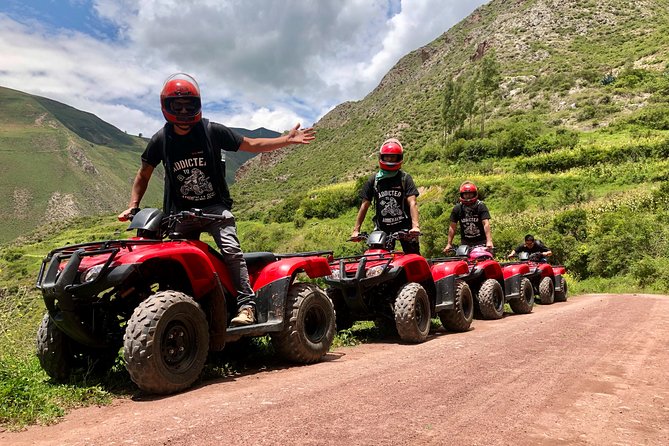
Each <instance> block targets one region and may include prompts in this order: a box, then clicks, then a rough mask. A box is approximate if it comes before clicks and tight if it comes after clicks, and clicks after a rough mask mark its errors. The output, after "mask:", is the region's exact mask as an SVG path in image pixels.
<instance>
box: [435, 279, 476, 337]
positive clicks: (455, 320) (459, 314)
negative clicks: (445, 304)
mask: <svg viewBox="0 0 669 446" xmlns="http://www.w3.org/2000/svg"><path fill="white" fill-rule="evenodd" d="M439 319H440V320H441V325H443V326H444V328H445V329H446V330H448V331H455V332H463V331H467V330H469V327H470V325H471V324H472V319H474V297H473V296H472V290H471V289H470V288H469V285H467V284H466V283H465V282H463V281H462V280H456V281H455V308H453V309H452V310H443V311H440V312H439Z"/></svg>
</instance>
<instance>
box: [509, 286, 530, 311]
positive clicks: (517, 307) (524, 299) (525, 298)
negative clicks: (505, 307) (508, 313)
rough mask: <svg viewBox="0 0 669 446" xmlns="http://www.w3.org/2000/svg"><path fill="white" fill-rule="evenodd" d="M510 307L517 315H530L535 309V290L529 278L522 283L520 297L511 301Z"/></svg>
mask: <svg viewBox="0 0 669 446" xmlns="http://www.w3.org/2000/svg"><path fill="white" fill-rule="evenodd" d="M509 306H510V307H511V309H512V310H513V312H514V313H516V314H528V313H531V312H532V307H534V288H532V282H530V279H528V278H527V277H523V279H522V280H521V281H520V297H518V299H513V300H510V301H509Z"/></svg>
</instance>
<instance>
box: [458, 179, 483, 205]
mask: <svg viewBox="0 0 669 446" xmlns="http://www.w3.org/2000/svg"><path fill="white" fill-rule="evenodd" d="M478 199H479V190H478V189H477V188H476V184H474V183H472V182H471V181H465V182H464V183H462V184H461V185H460V203H462V204H468V205H471V204H474V203H476V201H477V200H478Z"/></svg>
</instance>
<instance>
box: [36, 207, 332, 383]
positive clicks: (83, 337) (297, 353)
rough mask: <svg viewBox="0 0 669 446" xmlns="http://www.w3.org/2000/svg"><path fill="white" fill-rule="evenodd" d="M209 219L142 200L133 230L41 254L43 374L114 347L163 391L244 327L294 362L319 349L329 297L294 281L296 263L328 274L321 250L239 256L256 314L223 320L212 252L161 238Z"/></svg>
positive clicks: (63, 377)
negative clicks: (249, 321) (245, 321)
mask: <svg viewBox="0 0 669 446" xmlns="http://www.w3.org/2000/svg"><path fill="white" fill-rule="evenodd" d="M216 218H220V216H217V215H208V214H202V213H201V212H199V211H195V210H194V211H187V212H180V213H178V214H175V215H171V216H165V214H164V213H163V212H162V211H160V210H158V209H144V210H142V211H140V212H139V213H137V215H135V216H134V218H133V219H132V222H131V224H130V226H129V228H128V230H131V229H136V230H137V236H136V237H133V238H130V239H125V240H109V241H102V242H91V243H82V244H77V245H70V246H65V247H62V248H57V249H54V250H53V251H51V252H50V253H49V254H48V255H47V257H46V258H45V259H44V260H43V261H42V267H41V268H40V272H39V276H38V279H37V287H38V288H39V289H41V291H42V294H43V297H44V302H45V304H46V307H47V309H48V313H47V314H45V315H44V318H43V320H42V324H41V326H40V327H39V330H38V332H37V354H38V357H39V360H40V364H41V365H42V368H43V369H44V370H45V371H46V372H47V374H49V376H51V377H52V378H54V379H55V380H57V381H67V380H69V379H70V376H71V375H73V374H76V373H79V372H81V371H82V370H83V372H85V373H88V372H91V371H98V372H104V371H106V370H108V369H109V368H110V367H111V365H113V363H114V360H115V359H116V357H117V355H118V351H119V349H120V348H121V347H123V349H124V358H125V361H126V368H127V370H128V372H129V374H130V377H131V378H132V380H133V381H134V382H135V383H136V384H137V386H139V388H140V389H142V390H144V391H147V392H152V393H171V392H177V391H179V390H182V389H186V388H187V387H189V386H190V385H191V384H192V383H193V382H194V381H195V380H196V379H197V378H198V377H199V376H200V373H201V371H202V369H203V367H204V364H205V361H206V359H207V355H208V352H209V351H210V350H212V351H220V350H222V349H223V347H224V346H225V344H226V342H231V341H236V340H238V339H240V338H241V337H245V336H262V335H265V334H270V335H271V338H272V342H273V344H274V346H275V347H276V350H277V351H278V352H279V353H280V354H282V355H283V356H284V357H286V358H287V359H289V360H293V361H296V362H301V363H312V362H315V361H318V360H319V359H320V358H321V357H323V356H324V355H325V354H326V353H327V352H328V350H329V348H330V345H331V343H332V340H333V338H334V335H335V315H334V309H333V306H332V302H331V301H330V299H328V297H327V296H326V294H325V293H324V292H323V291H322V290H321V289H320V288H318V287H317V286H316V285H313V284H309V283H299V282H297V281H296V280H295V279H296V275H297V273H299V272H305V273H306V274H307V275H308V276H309V277H311V278H316V277H323V276H325V275H329V274H330V267H329V264H328V259H327V258H326V257H324V256H325V255H328V257H329V258H332V256H331V252H310V253H298V254H284V255H278V254H273V253H270V252H258V253H247V254H245V255H244V257H245V259H246V263H247V266H248V270H249V276H250V280H251V285H252V287H253V290H254V291H255V293H256V317H257V323H255V324H253V325H247V326H242V327H229V322H230V319H231V316H232V315H234V314H235V313H236V311H235V310H236V304H235V302H236V300H235V291H234V287H233V286H232V281H231V279H230V277H229V275H228V271H227V269H226V265H225V263H224V262H223V260H222V256H221V255H220V253H219V252H218V251H217V250H215V249H214V248H212V247H210V246H209V245H208V244H206V243H204V242H201V241H199V240H189V239H180V238H173V239H171V240H165V238H166V236H167V235H168V234H169V233H170V231H171V229H172V228H173V227H174V224H175V223H176V222H178V221H183V220H187V219H210V220H211V219H216ZM171 236H173V237H178V234H172V235H171Z"/></svg>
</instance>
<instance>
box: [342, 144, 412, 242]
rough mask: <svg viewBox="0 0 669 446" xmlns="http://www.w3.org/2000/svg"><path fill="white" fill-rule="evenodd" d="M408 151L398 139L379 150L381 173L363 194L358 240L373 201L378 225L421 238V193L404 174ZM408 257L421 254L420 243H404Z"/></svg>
mask: <svg viewBox="0 0 669 446" xmlns="http://www.w3.org/2000/svg"><path fill="white" fill-rule="evenodd" d="M403 159H404V149H403V148H402V144H401V143H400V142H399V141H398V140H397V139H394V138H391V139H388V140H386V141H385V142H384V143H383V144H382V145H381V149H380V150H379V168H380V169H379V171H378V172H377V173H376V174H374V175H372V176H371V177H369V180H367V182H366V183H365V184H364V186H363V187H362V190H361V191H360V198H362V204H361V205H360V210H359V211H358V216H357V217H356V219H355V226H354V227H353V232H352V233H351V237H357V236H358V234H359V233H360V227H361V226H362V223H363V222H364V221H365V216H366V215H367V210H368V209H369V206H370V204H371V203H372V201H373V202H374V203H375V205H376V215H375V216H374V225H375V228H376V229H379V230H381V231H384V232H386V233H392V232H396V231H399V230H404V229H408V230H409V232H410V233H414V234H419V233H420V228H419V225H418V205H417V204H416V197H417V196H418V189H417V188H416V185H415V184H414V182H413V179H412V178H411V175H409V174H408V173H406V172H404V171H402V170H401V169H400V167H402V161H403ZM400 243H401V244H402V251H404V253H406V254H420V245H419V243H418V239H417V238H416V239H413V240H400Z"/></svg>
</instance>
